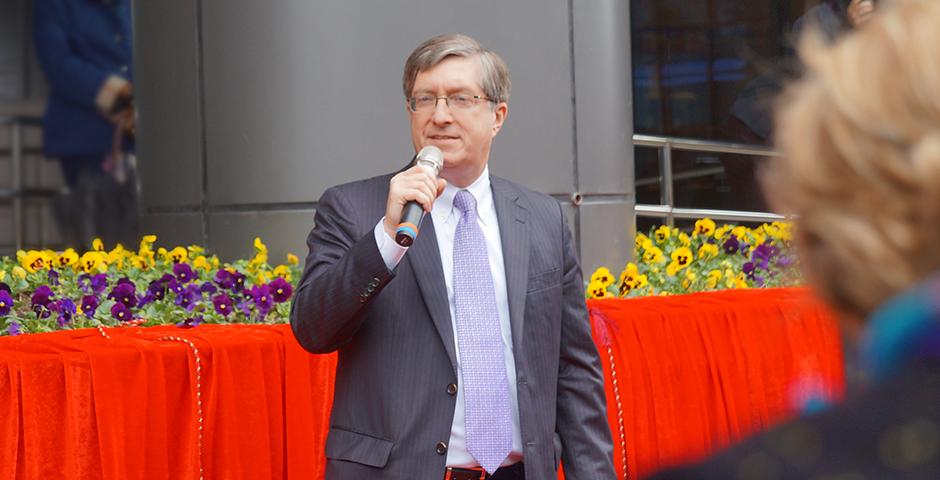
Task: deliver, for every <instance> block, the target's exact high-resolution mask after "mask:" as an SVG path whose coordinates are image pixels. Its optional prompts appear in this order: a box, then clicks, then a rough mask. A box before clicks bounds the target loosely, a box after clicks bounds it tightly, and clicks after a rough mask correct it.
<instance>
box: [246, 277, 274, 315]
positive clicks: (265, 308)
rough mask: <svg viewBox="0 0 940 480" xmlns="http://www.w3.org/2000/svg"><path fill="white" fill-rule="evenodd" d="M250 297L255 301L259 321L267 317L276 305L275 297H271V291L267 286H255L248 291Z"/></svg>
mask: <svg viewBox="0 0 940 480" xmlns="http://www.w3.org/2000/svg"><path fill="white" fill-rule="evenodd" d="M248 295H249V296H250V297H251V299H252V300H253V301H254V304H255V308H257V309H258V316H259V320H260V319H263V318H264V317H265V316H267V314H268V312H269V311H271V307H272V306H273V305H274V296H273V295H271V289H270V288H269V287H268V286H267V285H255V286H254V287H252V288H251V290H249V291H248Z"/></svg>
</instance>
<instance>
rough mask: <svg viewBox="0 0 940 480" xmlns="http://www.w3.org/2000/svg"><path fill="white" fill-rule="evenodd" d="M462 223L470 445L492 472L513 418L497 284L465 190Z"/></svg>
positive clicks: (460, 312) (459, 318)
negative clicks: (497, 304)
mask: <svg viewBox="0 0 940 480" xmlns="http://www.w3.org/2000/svg"><path fill="white" fill-rule="evenodd" d="M454 206H456V207H457V208H458V209H460V212H461V214H460V222H458V223H457V232H456V233H455V234H454V311H455V317H456V318H455V321H456V323H457V343H458V345H459V346H460V367H461V370H462V373H463V389H464V390H463V392H464V412H465V415H466V416H465V420H466V429H467V450H468V451H469V452H470V454H471V455H473V457H474V458H476V459H477V461H478V462H480V466H482V467H483V468H485V469H486V471H487V472H489V473H493V472H495V471H496V469H497V468H499V464H500V463H502V462H503V460H505V459H506V457H507V456H508V455H509V452H510V451H512V417H511V414H510V412H509V381H508V379H507V378H506V360H505V353H504V351H503V338H502V334H501V331H500V326H499V312H498V310H497V309H496V289H495V288H494V287H493V275H492V273H491V272H490V261H489V258H488V257H487V253H486V239H485V238H484V237H483V230H481V229H480V225H478V224H477V218H476V210H477V202H476V200H475V199H474V198H473V195H472V194H471V193H470V192H468V191H466V190H461V191H459V192H457V196H456V197H454Z"/></svg>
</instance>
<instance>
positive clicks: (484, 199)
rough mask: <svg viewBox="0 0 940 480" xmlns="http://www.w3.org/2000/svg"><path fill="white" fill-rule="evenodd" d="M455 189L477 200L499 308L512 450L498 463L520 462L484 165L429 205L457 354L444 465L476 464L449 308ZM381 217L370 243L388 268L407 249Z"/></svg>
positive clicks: (500, 267)
mask: <svg viewBox="0 0 940 480" xmlns="http://www.w3.org/2000/svg"><path fill="white" fill-rule="evenodd" d="M460 190H468V191H469V192H470V193H471V194H472V195H473V197H474V198H475V199H476V201H477V222H478V223H479V225H480V229H482V230H483V236H484V237H485V238H486V251H487V254H488V256H489V261H490V272H491V274H492V275H493V286H494V287H495V290H496V292H495V293H496V307H497V310H498V311H499V326H500V331H501V333H502V338H503V351H504V352H505V359H506V376H507V378H508V379H509V382H508V383H509V400H510V408H511V410H512V412H511V413H512V452H510V454H509V456H508V457H506V460H504V461H503V465H510V464H513V463H516V462H518V461H520V460H522V432H521V429H520V427H519V398H518V394H517V389H516V362H515V357H514V355H513V349H512V330H511V329H510V326H509V295H508V294H507V290H506V268H505V264H504V263H503V246H502V243H500V236H499V222H498V221H497V217H496V206H495V204H494V203H493V191H492V189H490V173H489V167H486V168H484V169H483V174H482V175H480V178H478V179H477V180H476V181H474V182H473V183H472V184H471V185H470V186H469V187H467V188H465V189H461V188H457V187H455V186H453V185H451V184H450V183H448V184H447V187H446V188H445V189H444V193H442V194H441V196H440V197H438V198H437V200H435V201H434V206H433V207H432V208H431V217H432V218H433V219H434V232H435V234H436V236H437V247H438V250H439V251H440V253H441V267H442V269H443V271H444V283H446V284H447V301H448V304H449V305H450V323H451V328H452V329H453V331H454V332H455V334H454V346H455V347H456V352H457V406H456V408H455V410H454V423H453V425H452V426H451V431H450V441H449V442H448V444H447V466H448V467H476V466H479V463H478V462H477V461H476V459H474V458H473V455H470V452H468V451H467V443H466V428H465V424H464V398H463V379H462V377H463V373H462V370H461V367H460V342H459V341H458V340H457V335H456V332H457V324H456V321H455V315H454V312H455V306H454V234H455V233H456V231H457V222H459V221H460V212H459V211H458V210H457V208H456V207H454V197H455V196H456V195H457V192H458V191H460ZM384 220H385V219H384V218H383V219H381V220H379V223H378V224H376V226H375V229H374V233H375V242H376V244H377V245H378V247H379V252H380V253H381V254H382V258H383V260H385V265H386V266H388V269H389V270H393V269H394V268H395V267H396V266H397V265H398V263H399V262H400V261H401V259H402V257H404V255H405V252H407V251H408V249H407V248H405V247H402V246H400V245H398V244H397V243H395V241H394V240H393V239H392V238H390V237H389V236H388V234H387V233H385V229H384V227H383V222H384Z"/></svg>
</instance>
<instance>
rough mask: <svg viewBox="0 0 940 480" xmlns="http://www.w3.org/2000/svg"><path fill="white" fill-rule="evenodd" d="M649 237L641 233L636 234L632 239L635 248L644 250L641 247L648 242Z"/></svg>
mask: <svg viewBox="0 0 940 480" xmlns="http://www.w3.org/2000/svg"><path fill="white" fill-rule="evenodd" d="M649 239H650V237H647V236H646V235H643V234H642V233H637V234H636V237H634V238H633V241H634V243H635V244H636V248H646V247H644V246H643V244H644V242H647V241H649Z"/></svg>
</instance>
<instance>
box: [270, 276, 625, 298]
mask: <svg viewBox="0 0 940 480" xmlns="http://www.w3.org/2000/svg"><path fill="white" fill-rule="evenodd" d="M608 273H609V272H608ZM611 281H613V279H611ZM268 286H269V287H270V288H271V294H272V295H273V296H274V301H275V302H277V303H284V302H286V301H288V300H290V296H291V294H292V293H294V289H293V288H292V287H291V286H290V283H287V280H284V279H283V278H281V277H277V278H275V279H274V280H273V281H271V283H270V284H268Z"/></svg>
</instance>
